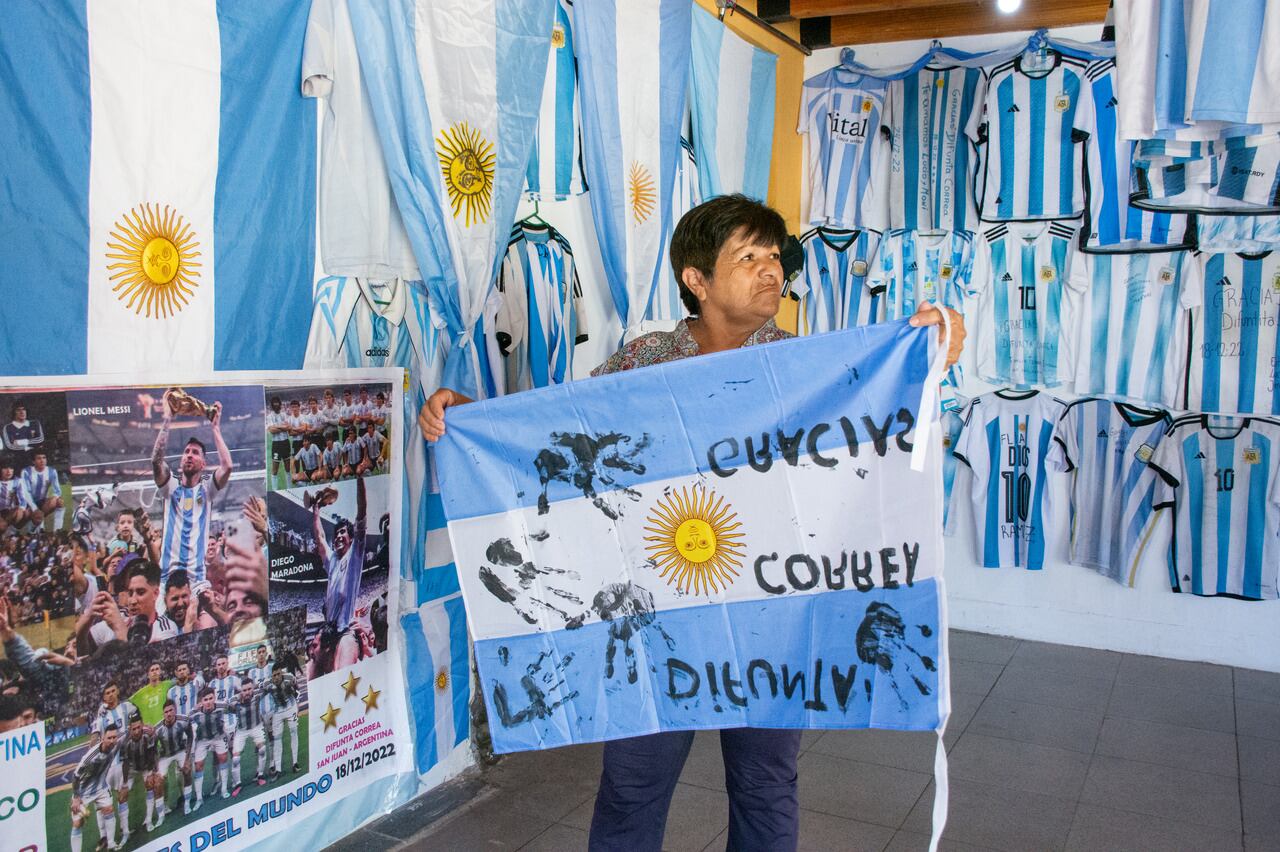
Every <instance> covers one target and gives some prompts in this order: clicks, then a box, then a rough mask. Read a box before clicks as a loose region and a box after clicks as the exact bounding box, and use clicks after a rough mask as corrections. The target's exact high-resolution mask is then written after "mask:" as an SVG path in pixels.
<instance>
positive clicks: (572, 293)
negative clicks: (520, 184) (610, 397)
mask: <svg viewBox="0 0 1280 852" xmlns="http://www.w3.org/2000/svg"><path fill="white" fill-rule="evenodd" d="M498 292H499V293H501V294H502V306H501V307H500V308H499V309H498V317H497V320H496V322H495V324H494V330H495V333H496V335H497V339H498V346H499V348H501V350H502V354H503V356H504V357H505V360H506V374H507V393H515V392H516V391H522V390H528V389H530V388H542V387H546V386H547V385H551V384H560V383H562V382H566V381H568V380H569V379H571V378H572V377H573V373H572V369H573V349H574V346H576V345H577V344H579V343H581V342H583V341H584V340H586V339H587V330H586V323H585V322H584V318H583V315H582V311H581V304H582V286H581V285H580V284H579V283H578V272H577V269H576V267H575V266H574V263H573V249H572V248H570V246H569V242H568V240H566V239H565V238H564V236H563V235H562V234H561V233H560V232H559V231H557V230H556V229H555V228H552V227H551V226H550V225H545V226H539V225H533V224H530V223H528V222H517V223H516V226H515V227H514V228H513V229H512V230H511V241H510V242H508V243H507V254H506V256H505V257H504V258H503V260H502V267H501V269H500V270H499V272H498Z"/></svg>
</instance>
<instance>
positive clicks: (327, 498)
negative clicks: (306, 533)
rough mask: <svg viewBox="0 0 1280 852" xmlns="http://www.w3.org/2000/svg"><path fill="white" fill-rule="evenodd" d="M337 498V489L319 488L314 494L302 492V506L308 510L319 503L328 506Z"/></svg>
mask: <svg viewBox="0 0 1280 852" xmlns="http://www.w3.org/2000/svg"><path fill="white" fill-rule="evenodd" d="M337 499H338V489H336V488H333V487H328V488H321V489H320V490H319V491H317V492H316V493H315V494H312V493H311V492H310V491H304V492H302V506H303V508H305V509H307V510H308V511H310V510H311V507H312V506H314V505H316V504H317V503H319V504H320V505H321V506H328V505H329V504H331V503H333V502H334V501H335V500H337Z"/></svg>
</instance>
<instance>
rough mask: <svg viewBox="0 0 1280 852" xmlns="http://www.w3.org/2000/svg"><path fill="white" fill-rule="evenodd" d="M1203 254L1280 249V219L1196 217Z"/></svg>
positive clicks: (1260, 217) (1263, 217) (1273, 217)
mask: <svg viewBox="0 0 1280 852" xmlns="http://www.w3.org/2000/svg"><path fill="white" fill-rule="evenodd" d="M1196 230H1197V234H1198V239H1197V243H1198V245H1199V247H1200V251H1203V252H1231V251H1242V252H1263V251H1268V250H1270V249H1273V248H1280V216H1212V215H1207V214H1206V215H1201V216H1197V217H1196Z"/></svg>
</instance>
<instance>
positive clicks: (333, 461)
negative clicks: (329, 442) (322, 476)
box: [320, 444, 342, 470]
mask: <svg viewBox="0 0 1280 852" xmlns="http://www.w3.org/2000/svg"><path fill="white" fill-rule="evenodd" d="M320 460H321V461H322V462H323V463H324V466H325V467H326V468H328V469H329V470H333V469H334V468H336V467H339V466H340V465H341V464H342V450H340V449H339V448H338V447H337V445H336V444H335V445H334V447H333V449H329V448H327V447H326V448H325V451H324V452H323V453H321V455H320Z"/></svg>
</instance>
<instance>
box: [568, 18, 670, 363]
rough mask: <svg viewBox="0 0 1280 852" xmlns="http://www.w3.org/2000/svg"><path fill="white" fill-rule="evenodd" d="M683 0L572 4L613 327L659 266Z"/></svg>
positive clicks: (626, 330) (625, 318)
mask: <svg viewBox="0 0 1280 852" xmlns="http://www.w3.org/2000/svg"><path fill="white" fill-rule="evenodd" d="M691 9H692V0H590V2H586V3H578V4H577V5H575V6H574V8H573V25H574V38H575V39H576V40H577V45H578V75H579V81H580V84H581V87H582V88H581V96H582V148H583V154H584V157H585V162H586V168H587V182H588V184H590V186H591V191H590V192H589V193H587V196H588V198H590V199H591V212H592V214H593V216H594V217H595V222H596V236H597V238H598V239H599V242H600V251H601V254H602V256H603V260H604V270H605V276H606V277H607V278H608V281H609V290H610V292H611V293H612V295H613V304H614V307H615V309H616V310H617V312H618V317H619V318H620V319H621V321H622V330H623V337H624V338H629V337H633V336H635V334H636V332H637V331H638V329H639V324H640V323H641V322H642V321H643V320H644V314H645V307H646V306H647V305H648V304H649V293H650V291H652V290H653V288H654V287H655V286H656V285H657V283H658V279H659V276H661V275H664V274H665V269H664V267H663V262H662V249H663V246H664V244H665V241H666V238H667V236H668V235H669V234H670V233H671V230H672V228H673V227H674V223H673V222H672V221H671V218H672V215H671V196H672V187H673V186H674V183H675V173H676V164H677V163H678V162H679V157H680V125H681V122H682V121H683V119H684V108H685V96H686V88H687V85H688V80H689V39H690V21H691V20H692V17H691V14H690V13H691Z"/></svg>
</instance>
